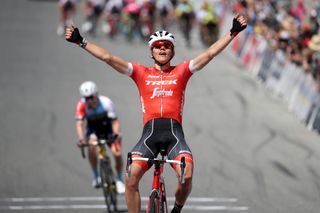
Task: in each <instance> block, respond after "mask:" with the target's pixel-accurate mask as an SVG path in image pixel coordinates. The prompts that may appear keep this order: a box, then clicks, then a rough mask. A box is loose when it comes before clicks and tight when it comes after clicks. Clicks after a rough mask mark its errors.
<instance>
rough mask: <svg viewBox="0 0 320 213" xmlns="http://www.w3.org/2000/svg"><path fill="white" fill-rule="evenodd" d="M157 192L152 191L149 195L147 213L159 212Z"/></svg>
mask: <svg viewBox="0 0 320 213" xmlns="http://www.w3.org/2000/svg"><path fill="white" fill-rule="evenodd" d="M158 211H159V204H158V192H157V191H152V192H151V195H150V197H149V206H148V211H147V213H159V212H158Z"/></svg>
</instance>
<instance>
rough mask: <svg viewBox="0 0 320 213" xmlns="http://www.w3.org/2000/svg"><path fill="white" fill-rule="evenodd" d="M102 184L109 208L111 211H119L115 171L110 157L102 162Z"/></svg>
mask: <svg viewBox="0 0 320 213" xmlns="http://www.w3.org/2000/svg"><path fill="white" fill-rule="evenodd" d="M100 173H101V185H102V190H103V195H104V199H105V203H106V206H107V210H108V212H109V213H112V212H116V211H117V191H116V185H115V180H114V176H113V171H112V168H111V165H110V160H109V159H103V160H101V162H100Z"/></svg>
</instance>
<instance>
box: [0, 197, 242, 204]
mask: <svg viewBox="0 0 320 213" xmlns="http://www.w3.org/2000/svg"><path fill="white" fill-rule="evenodd" d="M119 198H121V197H119ZM174 199H175V198H174V197H167V200H168V201H174ZM103 200H104V198H103V197H102V196H101V197H27V198H24V197H13V198H2V199H0V202H3V201H4V202H67V201H103ZM141 200H142V201H147V200H148V197H141ZM237 201H238V199H237V198H215V197H189V198H188V202H230V203H234V202H237Z"/></svg>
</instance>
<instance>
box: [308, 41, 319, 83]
mask: <svg viewBox="0 0 320 213" xmlns="http://www.w3.org/2000/svg"><path fill="white" fill-rule="evenodd" d="M308 46H309V48H310V49H311V50H312V51H313V54H312V57H311V61H310V66H309V67H308V68H309V71H310V72H311V73H312V75H313V77H314V79H315V80H316V81H317V83H318V84H319V85H320V35H314V36H312V39H311V41H310V42H309V45H308Z"/></svg>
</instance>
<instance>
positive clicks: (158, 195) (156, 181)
mask: <svg viewBox="0 0 320 213" xmlns="http://www.w3.org/2000/svg"><path fill="white" fill-rule="evenodd" d="M161 156H162V159H157V158H154V159H150V158H142V157H134V158H132V154H131V153H128V159H127V161H128V162H127V165H128V167H127V171H128V175H129V176H130V171H131V164H132V162H133V161H146V162H150V163H152V164H154V172H153V182H152V190H151V193H150V196H149V200H148V205H147V212H146V213H168V206H167V197H166V188H165V181H164V175H163V171H164V164H165V163H171V164H178V165H180V168H181V177H180V180H179V181H180V182H181V183H184V169H185V165H186V164H185V158H184V157H182V158H181V161H178V160H168V159H165V155H164V153H163V152H161ZM153 196H155V197H153ZM154 199H156V203H157V204H156V207H155V211H153V210H151V211H150V209H153V208H154V207H153V205H154V204H153V202H154Z"/></svg>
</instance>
